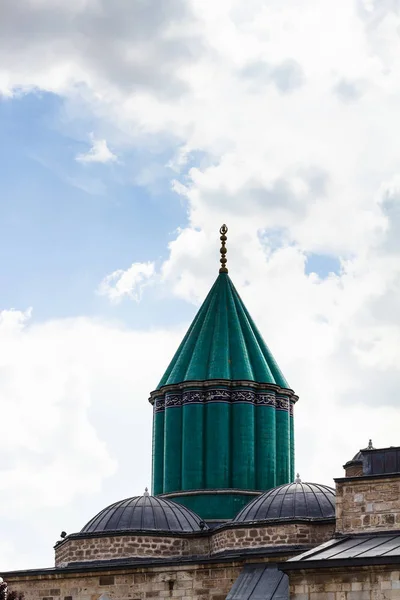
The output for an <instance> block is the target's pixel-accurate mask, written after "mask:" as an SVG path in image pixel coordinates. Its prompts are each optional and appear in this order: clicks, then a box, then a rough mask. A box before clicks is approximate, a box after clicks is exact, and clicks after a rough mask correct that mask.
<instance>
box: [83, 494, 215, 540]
mask: <svg viewBox="0 0 400 600" xmlns="http://www.w3.org/2000/svg"><path fill="white" fill-rule="evenodd" d="M204 529H208V527H207V525H206V524H205V523H204V522H203V521H202V520H201V518H200V517H199V516H198V515H196V513H194V512H193V511H191V510H189V509H188V508H186V507H185V506H182V505H180V504H177V503H176V502H171V501H170V500H164V499H163V498H156V497H154V496H150V495H149V494H147V493H145V494H144V495H143V496H136V497H134V498H127V499H126V500H120V501H119V502H115V503H114V504H111V506H107V507H106V508H104V509H103V510H102V511H100V512H99V513H98V514H97V515H96V516H95V517H93V519H91V520H90V521H89V523H87V524H86V525H85V527H84V528H83V529H82V530H81V534H84V533H106V532H112V531H169V532H174V533H184V532H186V533H190V532H195V531H202V530H204Z"/></svg>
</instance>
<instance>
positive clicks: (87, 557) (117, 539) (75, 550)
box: [55, 533, 209, 567]
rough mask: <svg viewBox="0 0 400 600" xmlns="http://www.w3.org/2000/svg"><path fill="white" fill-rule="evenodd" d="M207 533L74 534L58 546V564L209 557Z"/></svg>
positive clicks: (56, 550)
mask: <svg viewBox="0 0 400 600" xmlns="http://www.w3.org/2000/svg"><path fill="white" fill-rule="evenodd" d="M208 555H209V539H208V537H207V536H204V535H203V536H186V537H183V536H179V535H178V534H175V535H154V533H153V534H147V535H146V534H145V533H140V534H131V535H107V536H104V535H101V536H100V535H99V536H90V537H82V536H76V537H74V536H71V537H68V538H66V539H65V541H64V542H61V543H59V544H57V545H56V547H55V564H56V567H62V566H66V565H68V564H72V563H76V562H86V561H93V560H112V559H118V558H146V557H153V558H178V557H183V556H208Z"/></svg>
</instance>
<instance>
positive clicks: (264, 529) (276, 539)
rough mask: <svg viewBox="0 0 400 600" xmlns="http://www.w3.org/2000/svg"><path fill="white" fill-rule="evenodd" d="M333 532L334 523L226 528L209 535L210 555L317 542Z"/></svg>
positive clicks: (320, 541)
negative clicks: (242, 549) (227, 551)
mask: <svg viewBox="0 0 400 600" xmlns="http://www.w3.org/2000/svg"><path fill="white" fill-rule="evenodd" d="M334 533H335V524H334V523H281V524H276V525H263V526H258V527H257V526H253V527H234V528H233V527H232V528H229V527H227V528H226V529H222V530H221V531H217V532H216V533H214V534H213V535H212V537H211V542H210V550H211V554H212V555H214V554H217V553H218V552H223V551H224V550H239V549H241V548H261V547H265V546H272V545H273V546H284V545H292V544H296V545H297V544H305V545H317V544H322V543H323V542H326V541H327V540H329V539H331V538H332V537H333V534H334Z"/></svg>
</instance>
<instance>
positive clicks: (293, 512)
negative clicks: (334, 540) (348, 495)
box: [234, 479, 335, 523]
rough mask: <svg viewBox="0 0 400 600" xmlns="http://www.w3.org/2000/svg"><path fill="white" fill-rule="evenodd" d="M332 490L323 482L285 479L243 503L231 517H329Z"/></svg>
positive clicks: (331, 515) (332, 507)
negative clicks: (241, 507)
mask: <svg viewBox="0 0 400 600" xmlns="http://www.w3.org/2000/svg"><path fill="white" fill-rule="evenodd" d="M334 517H335V490H334V489H333V488H330V487H328V486H326V485H319V484H316V483H302V482H301V481H300V479H297V480H296V482H295V483H288V484H285V485H281V486H279V487H277V488H273V489H272V490H269V491H268V492H265V493H264V494H261V496H258V497H257V498H255V500H252V501H251V502H249V504H247V505H246V506H245V507H244V508H243V509H242V510H241V511H240V512H239V514H237V515H236V517H235V519H234V521H235V522H237V523H243V522H248V521H264V520H271V521H272V520H273V521H279V520H286V521H288V520H294V519H307V520H310V519H312V520H314V519H333V518H334Z"/></svg>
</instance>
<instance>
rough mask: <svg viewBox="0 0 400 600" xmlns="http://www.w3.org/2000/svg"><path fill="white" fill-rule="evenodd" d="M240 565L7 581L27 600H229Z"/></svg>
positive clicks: (186, 567)
mask: <svg viewBox="0 0 400 600" xmlns="http://www.w3.org/2000/svg"><path fill="white" fill-rule="evenodd" d="M241 568H242V565H241V564H239V563H234V562H232V563H229V564H223V563H222V564H213V565H191V566H190V567H188V566H185V567H183V566H179V567H151V568H148V569H144V568H137V569H130V570H128V569H126V570H124V571H119V572H118V574H115V572H114V573H113V572H111V571H104V572H101V573H93V572H91V573H90V572H89V573H87V574H84V575H83V574H79V573H78V574H72V573H68V574H61V575H50V574H46V575H40V576H34V575H29V577H28V576H27V577H21V576H20V577H10V576H8V577H7V582H8V586H9V590H10V591H12V590H14V591H18V592H23V593H24V594H25V600H98V598H100V596H101V595H102V594H103V593H107V594H109V595H110V597H111V598H112V600H127V599H134V600H154V599H158V598H159V599H160V600H165V599H167V598H171V599H175V598H176V599H179V600H225V598H226V595H227V593H228V592H229V590H230V588H231V587H232V584H233V582H234V581H235V579H236V578H237V576H238V575H239V572H240V570H241Z"/></svg>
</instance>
